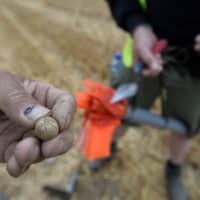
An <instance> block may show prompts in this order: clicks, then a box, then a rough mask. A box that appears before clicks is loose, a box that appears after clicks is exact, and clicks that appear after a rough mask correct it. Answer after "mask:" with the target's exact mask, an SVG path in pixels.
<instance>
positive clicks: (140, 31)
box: [90, 0, 200, 200]
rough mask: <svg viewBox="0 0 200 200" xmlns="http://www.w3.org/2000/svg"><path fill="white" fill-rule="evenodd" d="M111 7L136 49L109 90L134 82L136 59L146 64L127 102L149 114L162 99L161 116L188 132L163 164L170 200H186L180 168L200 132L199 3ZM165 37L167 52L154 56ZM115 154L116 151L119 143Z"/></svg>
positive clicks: (115, 2)
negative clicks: (171, 120) (149, 110)
mask: <svg viewBox="0 0 200 200" xmlns="http://www.w3.org/2000/svg"><path fill="white" fill-rule="evenodd" d="M107 3H108V5H109V7H110V10H111V13H112V16H113V18H114V20H115V21H116V23H117V25H118V26H119V27H121V28H122V29H123V30H125V31H126V32H128V33H129V34H130V36H131V38H132V39H133V40H132V39H130V38H129V44H128V45H129V46H131V47H132V48H129V49H131V50H130V51H129V53H128V52H126V53H125V55H123V59H124V60H123V61H124V66H122V67H121V68H120V69H119V70H118V76H116V75H115V76H111V85H112V86H113V87H114V88H117V87H118V86H119V85H121V84H123V83H130V82H131V81H132V79H133V77H132V66H134V64H135V63H136V62H137V61H138V60H142V61H144V62H145V64H146V68H145V69H144V70H143V72H142V75H143V78H142V80H141V82H140V87H139V92H138V94H137V96H136V97H135V98H134V99H129V104H131V105H133V106H138V107H142V108H146V109H148V108H150V106H151V105H152V104H153V102H154V100H155V98H156V97H157V96H158V95H161V98H162V105H163V106H162V110H163V115H164V116H167V117H173V118H176V119H178V120H181V121H182V122H184V123H185V125H186V126H187V127H188V134H187V136H180V135H177V134H176V133H171V134H170V136H169V138H168V147H169V157H168V160H167V161H166V165H165V177H166V185H167V189H168V192H169V198H170V200H187V199H188V195H187V192H186V190H185V187H184V184H183V181H182V177H181V169H182V166H183V165H184V161H185V159H186V156H187V153H188V152H189V150H190V146H191V138H192V137H193V136H194V135H195V134H196V133H197V132H198V130H199V127H200V70H199V68H200V26H199V24H200V12H199V7H200V2H199V1H196V0H192V1H186V0H163V1H152V0H147V1H145V0H126V1H124V0H107ZM163 38H164V39H166V40H167V41H168V47H167V48H166V50H165V51H164V52H163V53H162V55H153V54H152V52H151V50H152V48H153V46H154V45H155V43H156V42H157V41H158V40H159V39H163ZM127 53H128V54H129V55H127ZM113 77H114V78H113ZM113 147H114V148H113ZM111 150H114V151H112V152H116V141H115V142H113V144H112V148H111ZM113 155H114V154H113V153H111V157H109V158H105V159H100V160H97V161H96V162H95V161H93V163H90V166H91V168H92V167H93V169H98V168H100V167H101V166H102V165H103V164H104V163H105V161H108V160H111V158H112V157H113Z"/></svg>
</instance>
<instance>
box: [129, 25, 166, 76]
mask: <svg viewBox="0 0 200 200" xmlns="http://www.w3.org/2000/svg"><path fill="white" fill-rule="evenodd" d="M133 38H134V50H133V60H134V64H135V63H136V62H137V61H138V60H142V61H143V62H145V64H146V65H147V68H146V69H144V70H143V71H142V74H143V75H144V76H149V77H156V76H158V75H159V74H160V73H161V71H162V70H163V67H162V64H163V61H162V59H161V56H160V54H157V55H153V53H152V48H153V46H154V45H155V43H156V42H157V37H156V35H155V34H154V32H153V31H152V29H151V28H150V27H149V26H147V25H140V26H138V27H137V28H136V29H135V30H134V32H133Z"/></svg>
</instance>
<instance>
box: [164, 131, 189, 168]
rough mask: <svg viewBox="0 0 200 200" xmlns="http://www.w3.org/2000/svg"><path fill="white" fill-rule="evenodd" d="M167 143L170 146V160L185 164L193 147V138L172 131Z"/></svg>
mask: <svg viewBox="0 0 200 200" xmlns="http://www.w3.org/2000/svg"><path fill="white" fill-rule="evenodd" d="M167 145H168V147H169V160H170V161H172V162H173V163H174V164H177V165H182V164H184V161H185V159H186V157H187V154H188V152H189V150H190V147H191V139H188V138H187V137H184V136H181V135H178V134H176V133H171V135H170V136H169V138H168V141H167Z"/></svg>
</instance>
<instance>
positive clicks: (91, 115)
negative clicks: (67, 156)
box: [76, 80, 127, 160]
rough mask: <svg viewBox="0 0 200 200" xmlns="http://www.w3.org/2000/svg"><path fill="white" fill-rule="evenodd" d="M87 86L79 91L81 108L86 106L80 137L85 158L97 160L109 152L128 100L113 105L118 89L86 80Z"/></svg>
mask: <svg viewBox="0 0 200 200" xmlns="http://www.w3.org/2000/svg"><path fill="white" fill-rule="evenodd" d="M84 86H85V87H86V90H85V91H84V92H78V93H77V94H76V98H77V106H78V108H81V109H84V115H83V116H84V117H83V121H82V131H81V132H82V135H81V136H80V138H81V140H82V142H83V152H84V155H85V157H86V158H87V159H88V160H95V159H98V158H102V157H107V156H109V155H110V144H111V142H112V136H113V133H114V131H115V129H116V128H117V127H118V126H119V125H120V123H121V119H122V117H123V116H124V115H125V113H126V110H127V102H126V101H120V102H118V103H115V104H110V103H109V101H110V99H111V97H112V96H113V94H114V93H115V90H114V89H112V88H110V87H107V86H104V85H103V84H100V83H96V82H94V81H91V80H85V81H84ZM83 130H84V131H83ZM83 135H84V136H83Z"/></svg>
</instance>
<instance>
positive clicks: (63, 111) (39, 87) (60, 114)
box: [24, 80, 76, 130]
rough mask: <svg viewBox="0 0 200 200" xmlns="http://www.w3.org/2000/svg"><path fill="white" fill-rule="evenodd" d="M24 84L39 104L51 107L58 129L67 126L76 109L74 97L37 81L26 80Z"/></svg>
mask: <svg viewBox="0 0 200 200" xmlns="http://www.w3.org/2000/svg"><path fill="white" fill-rule="evenodd" d="M24 86H25V88H26V90H27V91H29V92H30V93H31V94H32V95H34V97H35V98H36V99H37V100H38V101H39V102H40V103H41V104H43V105H45V106H46V107H47V108H49V109H52V115H53V117H55V119H57V121H58V123H59V126H60V130H63V129H64V128H65V127H68V125H69V124H70V122H71V120H72V118H73V115H74V112H75V110H76V102H75V98H74V97H73V96H72V95H71V94H69V93H68V92H66V91H63V90H60V89H58V88H55V87H53V86H52V85H50V84H46V83H42V82H38V81H37V82H36V81H30V80H26V81H25V82H24Z"/></svg>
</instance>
